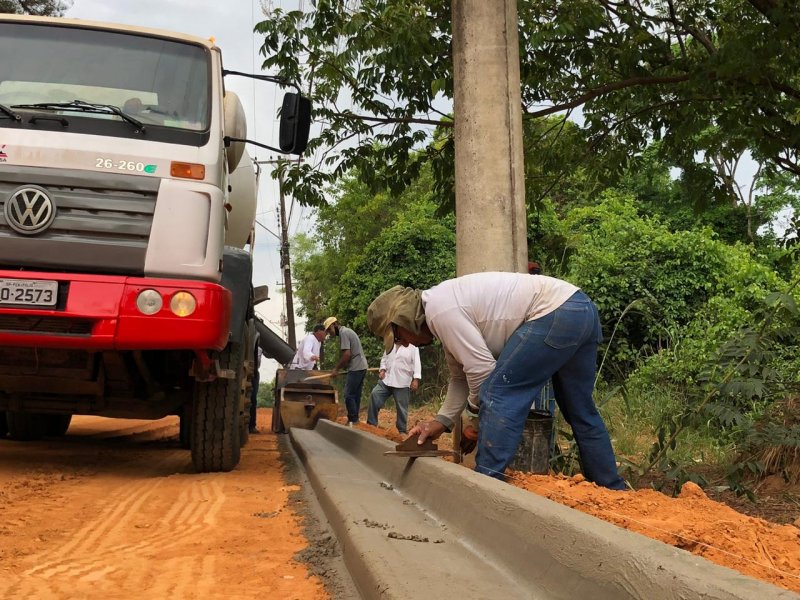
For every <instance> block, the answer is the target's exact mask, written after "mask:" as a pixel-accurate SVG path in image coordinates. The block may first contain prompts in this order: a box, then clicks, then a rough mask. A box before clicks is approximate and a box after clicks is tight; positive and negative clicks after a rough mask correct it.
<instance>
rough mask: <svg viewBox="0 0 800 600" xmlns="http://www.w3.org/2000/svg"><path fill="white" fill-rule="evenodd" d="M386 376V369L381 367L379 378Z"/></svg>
mask: <svg viewBox="0 0 800 600" xmlns="http://www.w3.org/2000/svg"><path fill="white" fill-rule="evenodd" d="M384 377H386V369H381V370H380V371H378V379H383V378H384Z"/></svg>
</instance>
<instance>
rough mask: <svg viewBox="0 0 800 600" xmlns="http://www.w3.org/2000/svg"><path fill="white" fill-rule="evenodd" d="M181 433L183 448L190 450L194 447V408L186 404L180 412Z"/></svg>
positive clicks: (180, 439) (179, 435)
mask: <svg viewBox="0 0 800 600" xmlns="http://www.w3.org/2000/svg"><path fill="white" fill-rule="evenodd" d="M180 419H181V421H180V433H179V434H178V439H179V441H180V445H181V448H183V449H184V450H189V449H191V447H192V409H191V407H188V406H185V407H183V410H181V414H180Z"/></svg>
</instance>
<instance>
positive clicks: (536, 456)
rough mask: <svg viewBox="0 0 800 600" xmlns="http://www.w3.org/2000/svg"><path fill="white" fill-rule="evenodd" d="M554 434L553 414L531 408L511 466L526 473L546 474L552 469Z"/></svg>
mask: <svg viewBox="0 0 800 600" xmlns="http://www.w3.org/2000/svg"><path fill="white" fill-rule="evenodd" d="M552 434H553V416H552V415H551V414H550V413H549V412H547V411H544V410H531V411H530V412H529V413H528V418H527V419H526V420H525V428H524V430H523V432H522V441H521V442H520V444H519V447H518V448H517V454H516V456H514V460H512V461H511V464H510V465H508V466H509V468H510V469H514V470H515V471H523V472H525V473H537V474H541V475H543V474H546V473H547V472H548V471H549V470H550V439H551V437H552Z"/></svg>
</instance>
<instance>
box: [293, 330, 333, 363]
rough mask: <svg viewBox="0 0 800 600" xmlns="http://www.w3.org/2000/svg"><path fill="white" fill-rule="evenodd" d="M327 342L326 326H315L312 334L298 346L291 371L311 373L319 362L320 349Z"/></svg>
mask: <svg viewBox="0 0 800 600" xmlns="http://www.w3.org/2000/svg"><path fill="white" fill-rule="evenodd" d="M324 341H325V326H324V325H323V324H322V323H317V324H316V325H314V329H313V331H312V332H311V333H309V334H307V335H306V337H304V338H303V339H302V340H301V341H300V344H298V346H297V352H295V355H294V358H293V359H292V362H291V363H289V368H290V369H304V370H306V371H310V370H311V369H313V368H314V367H315V365H316V364H317V361H318V360H319V353H320V348H321V347H322V342H324Z"/></svg>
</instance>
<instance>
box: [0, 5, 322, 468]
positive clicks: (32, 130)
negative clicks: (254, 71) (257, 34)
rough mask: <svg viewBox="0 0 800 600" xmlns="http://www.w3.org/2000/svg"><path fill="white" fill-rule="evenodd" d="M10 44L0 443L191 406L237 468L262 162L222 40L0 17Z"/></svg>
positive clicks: (211, 457)
mask: <svg viewBox="0 0 800 600" xmlns="http://www.w3.org/2000/svg"><path fill="white" fill-rule="evenodd" d="M0 56H2V57H3V60H0V438H2V437H5V435H6V434H8V435H10V436H11V437H14V438H16V439H30V438H36V437H40V436H42V435H47V434H57V433H63V431H65V430H66V427H67V426H68V424H69V418H70V417H71V415H73V414H79V413H83V414H99V415H108V416H123V417H125V416H130V417H136V418H148V417H149V418H160V417H162V416H164V415H167V414H179V415H180V416H181V425H182V426H181V434H182V443H183V444H184V445H185V446H186V447H189V448H191V449H192V457H193V460H194V463H195V466H196V467H197V468H198V469H199V470H201V471H208V470H228V469H231V468H233V467H234V466H235V465H236V463H237V462H238V457H239V446H240V445H241V444H242V443H243V442H244V441H245V440H246V434H247V418H248V416H247V411H246V410H245V403H246V402H247V401H248V398H247V395H246V392H247V381H248V380H249V376H250V374H251V373H252V369H253V364H252V363H253V347H254V344H255V337H256V335H257V334H256V329H255V323H254V312H253V302H254V293H253V289H252V285H251V273H252V257H251V252H249V251H248V250H245V247H246V246H247V245H248V244H249V246H250V248H252V242H253V235H254V232H253V223H254V218H255V210H256V196H255V191H256V174H255V171H254V169H253V165H252V162H251V161H250V159H249V157H248V156H247V154H246V152H245V151H244V144H245V142H246V141H248V140H246V137H247V129H246V123H245V118H244V111H243V110H242V106H241V103H240V102H239V100H238V98H237V97H236V95H235V94H233V93H232V92H226V91H225V86H224V74H225V72H224V71H223V68H222V57H221V52H220V49H219V48H218V47H217V46H216V45H215V44H214V43H213V41H210V40H204V39H201V38H196V37H191V36H186V35H182V34H178V33H172V32H165V31H158V30H152V29H145V28H138V27H130V26H123V25H113V24H105V23H94V22H88V21H78V20H72V19H61V18H42V17H27V16H16V15H0ZM262 78H264V77H263V76H262ZM267 79H268V80H271V81H275V78H267ZM304 103H307V101H305V100H304V99H302V98H300V97H299V96H293V97H290V101H289V102H288V103H285V105H286V106H297V107H298V110H300V109H303V110H305V113H304V114H302V115H298V114H291V115H289V114H284V115H282V136H281V137H282V142H285V143H282V144H281V147H282V148H283V147H286V148H287V149H288V150H289V151H294V152H302V150H303V149H304V147H305V140H306V139H307V136H308V120H309V117H308V110H307V104H304ZM287 132H288V133H287ZM298 132H299V133H298ZM296 133H297V135H295V134H296ZM300 138H302V139H300ZM234 174H235V175H234ZM23 373H24V375H23ZM62 430H63V431H62Z"/></svg>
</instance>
